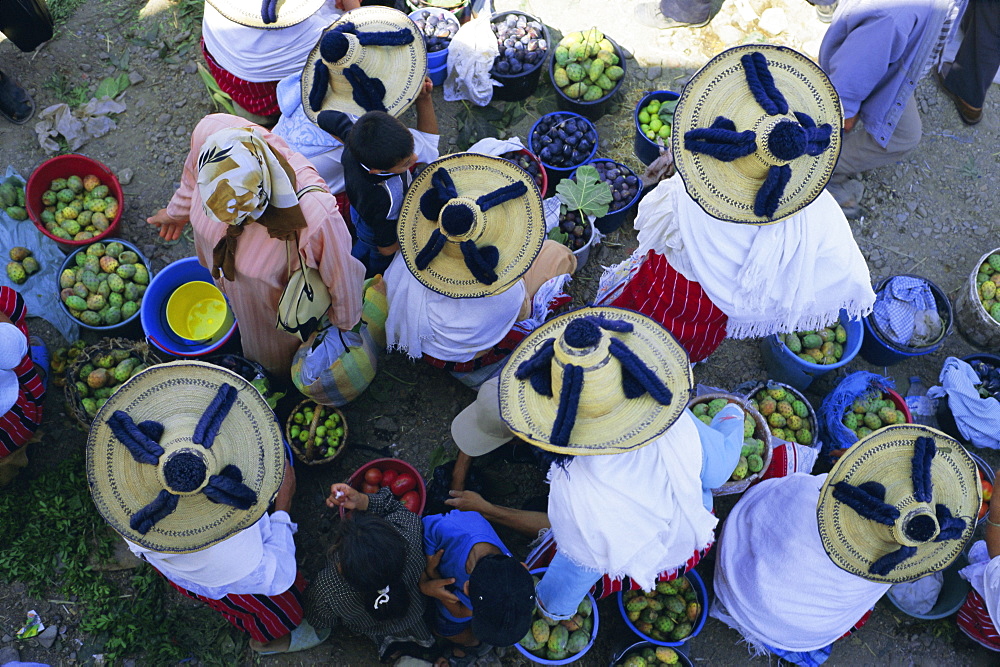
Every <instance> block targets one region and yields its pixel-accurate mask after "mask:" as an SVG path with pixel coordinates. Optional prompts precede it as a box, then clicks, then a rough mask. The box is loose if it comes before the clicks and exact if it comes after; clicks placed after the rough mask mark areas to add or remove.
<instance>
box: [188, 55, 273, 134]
mask: <svg viewBox="0 0 1000 667" xmlns="http://www.w3.org/2000/svg"><path fill="white" fill-rule="evenodd" d="M201 53H202V55H203V56H205V63H207V64H208V72H209V74H211V75H212V78H213V79H215V82H216V83H217V84H219V88H220V89H221V90H222V92H224V93H225V94H227V95H229V96H230V97H231V98H233V102H236V103H237V104H239V105H240V106H241V107H243V108H244V109H246V110H247V111H249V112H250V113H254V114H257V115H258V116H274V115H276V114H279V113H281V109H280V108H279V107H278V82H277V81H262V82H254V81H245V80H243V79H241V78H239V77H238V76H236V75H235V74H233V73H231V72H229V71H228V70H226V69H224V68H223V67H222V65H220V64H219V63H218V62H216V60H215V58H213V57H212V54H211V53H209V52H208V49H207V48H205V39H204V38H202V40H201Z"/></svg>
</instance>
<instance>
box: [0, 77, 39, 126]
mask: <svg viewBox="0 0 1000 667" xmlns="http://www.w3.org/2000/svg"><path fill="white" fill-rule="evenodd" d="M0 115H3V117H4V118H6V119H7V120H9V121H10V122H12V123H14V124H15V125H23V124H24V123H27V122H28V121H29V120H31V117H32V116H34V115H35V103H34V101H32V99H31V95H28V91H26V90H25V89H24V88H22V87H21V86H20V85H18V83H17V81H15V80H14V79H13V78H12V77H10V76H8V75H6V74H4V73H3V72H0Z"/></svg>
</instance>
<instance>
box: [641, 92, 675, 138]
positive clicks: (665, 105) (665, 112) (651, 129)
mask: <svg viewBox="0 0 1000 667" xmlns="http://www.w3.org/2000/svg"><path fill="white" fill-rule="evenodd" d="M676 108H677V100H666V101H663V102H661V101H660V100H650V102H649V104H647V105H646V106H644V107H643V108H642V109H639V129H640V130H642V133H643V134H645V135H646V138H647V139H649V140H650V141H654V142H655V141H656V140H657V139H662V140H663V141H660V142H659V143H660V145H664V142H666V140H667V139H669V138H670V128H671V127H672V126H673V124H674V109H676Z"/></svg>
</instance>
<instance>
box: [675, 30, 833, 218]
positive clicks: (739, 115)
mask: <svg viewBox="0 0 1000 667" xmlns="http://www.w3.org/2000/svg"><path fill="white" fill-rule="evenodd" d="M754 51H759V52H761V53H763V54H764V56H765V57H766V58H767V62H768V67H769V70H770V72H771V74H772V76H773V77H774V82H775V85H776V86H777V88H778V90H780V91H781V93H782V94H783V95H784V96H785V99H786V100H787V101H788V107H789V112H790V113H791V112H793V111H799V112H804V113H806V114H808V115H809V116H811V117H812V119H813V120H814V121H816V125H818V126H820V125H823V124H824V123H829V124H830V125H831V126H833V133H832V134H831V136H830V146H829V148H827V149H826V150H825V151H823V152H822V153H820V154H819V155H818V156H815V157H812V156H809V155H803V156H801V157H799V158H797V159H795V160H793V161H792V162H791V163H789V164H790V167H791V173H792V177H791V180H790V181H789V183H788V185H787V186H786V187H785V190H784V193H783V195H782V196H781V199H780V200H779V205H778V208H777V210H776V211H775V213H774V216H773V217H772V218H770V219H766V218H761V217H758V216H756V215H754V212H753V205H754V197H755V196H756V194H757V190H758V189H759V188H760V185H761V183H762V181H763V178H764V174H765V173H766V167H765V166H764V163H762V162H761V161H760V160H758V159H757V158H756V157H755V156H754V155H749V156H747V157H742V158H739V159H736V160H734V161H732V162H723V161H721V160H717V159H715V158H713V157H710V156H708V155H705V154H702V153H694V152H691V151H688V150H685V148H684V135H685V133H687V132H688V131H690V130H693V129H696V128H703V127H709V126H711V125H712V123H713V122H714V121H715V119H716V118H717V117H719V116H724V117H726V118H728V119H730V120H732V121H733V122H734V123H735V125H736V129H737V130H739V131H743V130H748V129H753V127H754V124H755V123H756V122H757V121H758V120H759V119H760V118H761V117H762V116H764V115H765V112H764V111H763V109H761V108H760V106H759V105H758V104H757V101H756V100H755V99H754V97H753V94H752V93H751V92H750V89H749V88H748V87H747V83H746V77H745V74H744V70H743V65H742V64H741V62H740V58H741V57H742V56H743V55H745V54H747V53H752V52H754ZM842 126H843V114H842V112H841V107H840V97H839V96H838V95H837V91H836V90H835V89H834V87H833V84H832V83H831V82H830V79H829V78H828V77H827V75H826V74H825V73H824V72H823V70H822V69H820V67H819V65H817V64H816V63H814V62H813V61H812V60H810V59H809V58H807V57H806V56H804V55H802V54H801V53H798V52H797V51H794V50H792V49H790V48H787V47H783V46H770V45H765V44H747V45H743V46H737V47H734V48H731V49H728V50H726V51H723V52H722V53H720V54H719V55H717V56H715V57H714V58H712V60H710V61H709V62H708V63H707V64H706V65H705V66H704V67H702V68H701V69H700V70H699V71H698V72H697V73H696V74H695V75H694V77H692V79H691V80H690V81H689V82H688V84H687V85H686V86H684V90H683V91H682V92H681V96H680V99H679V100H678V102H677V107H676V109H675V110H674V122H673V126H672V127H673V129H672V136H673V138H672V140H671V147H672V150H673V154H674V164H675V165H676V167H677V171H678V172H679V173H680V175H681V178H682V179H683V181H684V187H685V188H686V189H687V192H688V194H689V195H690V196H691V198H692V199H694V200H695V201H696V202H698V204H699V205H700V206H701V207H702V208H703V209H704V210H705V212H706V213H708V214H709V215H711V216H712V217H714V218H718V219H720V220H725V221H728V222H738V223H749V224H754V225H766V224H772V223H774V222H778V221H779V220H781V219H783V218H787V217H788V216H790V215H793V214H794V213H796V212H798V211H800V210H801V209H802V208H804V207H805V206H807V205H808V204H809V203H810V202H812V201H813V200H814V199H815V198H816V197H818V196H819V195H820V193H821V192H822V191H823V188H824V187H826V184H827V182H828V181H829V180H830V176H831V175H832V174H833V168H834V166H835V165H836V164H837V158H838V157H839V155H840V146H841V127H842ZM765 140H766V138H765ZM760 141H761V137H758V145H760Z"/></svg>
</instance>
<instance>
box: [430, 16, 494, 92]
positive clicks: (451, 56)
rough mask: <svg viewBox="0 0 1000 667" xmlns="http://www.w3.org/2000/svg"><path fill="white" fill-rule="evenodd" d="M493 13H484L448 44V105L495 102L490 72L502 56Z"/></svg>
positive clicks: (446, 88) (446, 86)
mask: <svg viewBox="0 0 1000 667" xmlns="http://www.w3.org/2000/svg"><path fill="white" fill-rule="evenodd" d="M490 17H491V16H490V12H483V13H482V14H481V15H480V16H479V17H477V18H475V19H473V20H471V21H469V22H468V23H466V24H465V25H463V26H462V27H461V28H459V29H458V32H457V33H455V36H454V37H452V39H451V44H449V45H448V78H447V79H445V82H444V91H443V94H444V99H445V101H447V102H457V101H459V100H469V101H470V102H472V103H473V104H475V105H477V106H481V107H484V106H486V105H487V104H489V103H490V100H492V99H493V84H494V83H495V81H494V80H493V79H491V78H490V71H491V70H492V69H493V61H494V60H496V57H497V56H498V55H499V54H500V50H499V48H498V46H497V38H496V33H494V32H493V28H492V26H491V25H490Z"/></svg>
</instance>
